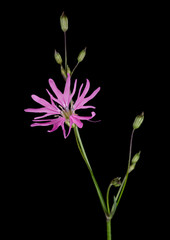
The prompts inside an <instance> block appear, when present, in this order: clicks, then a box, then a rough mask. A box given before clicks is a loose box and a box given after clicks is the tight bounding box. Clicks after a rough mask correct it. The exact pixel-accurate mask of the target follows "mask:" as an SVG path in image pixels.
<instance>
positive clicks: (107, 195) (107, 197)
mask: <svg viewBox="0 0 170 240" xmlns="http://www.w3.org/2000/svg"><path fill="white" fill-rule="evenodd" d="M111 186H112V184H110V185H109V187H108V189H107V194H106V204H107V210H108V214H110V206H109V193H110V188H111Z"/></svg>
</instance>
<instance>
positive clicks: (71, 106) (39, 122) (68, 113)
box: [25, 74, 100, 138]
mask: <svg viewBox="0 0 170 240" xmlns="http://www.w3.org/2000/svg"><path fill="white" fill-rule="evenodd" d="M49 85H50V87H51V89H52V90H53V93H54V94H55V97H54V96H53V95H52V94H51V93H50V92H49V91H48V90H47V92H48V94H49V96H50V100H51V103H49V102H47V101H46V100H45V99H43V98H40V97H38V96H36V95H32V96H31V97H32V99H33V100H34V101H35V102H37V103H39V104H41V105H42V107H41V108H28V109H25V112H33V113H44V115H42V116H39V117H35V118H34V120H33V122H34V123H33V124H32V125H31V127H35V126H50V125H52V126H53V127H52V129H51V130H49V131H48V132H53V131H55V130H57V129H58V127H59V126H61V127H62V130H63V135H64V138H67V137H68V135H69V134H70V131H71V127H72V125H73V124H75V125H77V127H79V128H82V127H83V123H82V121H81V120H90V119H92V118H93V117H94V116H95V115H96V114H95V112H91V116H79V115H77V114H76V113H75V111H76V110H78V109H87V108H93V109H95V107H94V106H89V105H88V106H87V105H85V104H86V103H87V102H88V101H90V100H91V99H92V98H94V97H95V96H96V94H97V93H98V92H99V91H100V87H98V88H97V89H96V90H95V91H94V92H93V93H92V94H91V95H90V96H88V97H86V94H87V93H88V91H89V88H90V82H89V80H88V79H87V80H86V86H85V88H84V90H83V91H82V88H83V84H81V86H80V89H79V92H78V97H77V100H76V101H75V102H73V101H72V98H73V96H74V94H75V92H76V86H77V80H75V82H74V88H73V91H72V93H71V91H70V85H71V79H70V74H68V77H67V80H66V84H65V89H64V93H62V92H61V91H60V90H59V89H58V88H57V86H56V84H55V82H54V81H53V80H52V79H49ZM49 116H53V118H51V119H47V118H46V117H49ZM65 123H66V124H67V125H68V126H69V130H68V133H67V134H66V130H65Z"/></svg>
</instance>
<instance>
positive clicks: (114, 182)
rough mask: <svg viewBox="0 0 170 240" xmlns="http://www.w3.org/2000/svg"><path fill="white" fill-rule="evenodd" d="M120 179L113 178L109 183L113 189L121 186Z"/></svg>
mask: <svg viewBox="0 0 170 240" xmlns="http://www.w3.org/2000/svg"><path fill="white" fill-rule="evenodd" d="M120 179H121V178H120V177H117V178H114V179H113V180H112V182H111V184H112V185H113V186H114V187H119V186H120V185H121V181H120Z"/></svg>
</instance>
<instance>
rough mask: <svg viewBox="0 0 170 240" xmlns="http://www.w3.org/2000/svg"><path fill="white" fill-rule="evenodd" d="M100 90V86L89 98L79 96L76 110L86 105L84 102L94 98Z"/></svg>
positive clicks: (75, 106)
mask: <svg viewBox="0 0 170 240" xmlns="http://www.w3.org/2000/svg"><path fill="white" fill-rule="evenodd" d="M99 91H100V87H98V88H97V89H96V90H95V91H94V92H93V93H92V94H91V95H90V96H89V97H87V98H82V97H81V96H80V98H78V99H77V100H76V102H75V104H74V110H76V109H80V108H83V107H84V104H86V103H87V102H88V101H90V100H91V99H92V98H94V97H95V96H96V94H97V93H98V92H99Z"/></svg>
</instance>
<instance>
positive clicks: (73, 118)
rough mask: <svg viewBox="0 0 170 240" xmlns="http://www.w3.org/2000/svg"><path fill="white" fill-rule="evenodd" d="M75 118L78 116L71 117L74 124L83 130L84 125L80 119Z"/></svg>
mask: <svg viewBox="0 0 170 240" xmlns="http://www.w3.org/2000/svg"><path fill="white" fill-rule="evenodd" d="M75 116H76V115H72V116H70V120H71V121H72V122H73V123H74V124H76V125H77V127H79V128H82V127H83V123H82V122H81V121H80V120H79V119H78V118H76V117H75Z"/></svg>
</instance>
